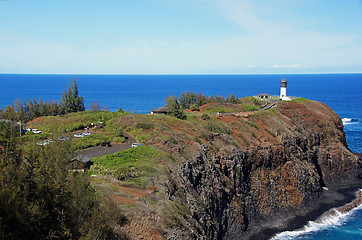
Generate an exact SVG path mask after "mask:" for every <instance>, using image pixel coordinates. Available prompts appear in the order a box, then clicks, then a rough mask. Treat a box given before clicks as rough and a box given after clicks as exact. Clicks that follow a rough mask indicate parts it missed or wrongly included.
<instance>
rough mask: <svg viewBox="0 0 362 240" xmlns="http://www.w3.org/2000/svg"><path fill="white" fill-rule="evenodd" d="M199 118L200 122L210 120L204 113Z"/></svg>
mask: <svg viewBox="0 0 362 240" xmlns="http://www.w3.org/2000/svg"><path fill="white" fill-rule="evenodd" d="M201 118H202V120H209V119H210V116H209V115H207V114H206V113H203V114H202V115H201Z"/></svg>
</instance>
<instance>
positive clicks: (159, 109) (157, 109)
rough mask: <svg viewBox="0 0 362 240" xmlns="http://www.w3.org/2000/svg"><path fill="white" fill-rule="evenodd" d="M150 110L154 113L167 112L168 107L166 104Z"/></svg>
mask: <svg viewBox="0 0 362 240" xmlns="http://www.w3.org/2000/svg"><path fill="white" fill-rule="evenodd" d="M151 112H154V113H168V112H169V111H168V108H167V107H166V106H163V107H159V108H156V109H153V110H151Z"/></svg>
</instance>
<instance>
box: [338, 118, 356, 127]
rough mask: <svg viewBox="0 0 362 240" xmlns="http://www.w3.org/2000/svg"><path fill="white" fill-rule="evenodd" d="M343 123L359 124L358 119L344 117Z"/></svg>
mask: <svg viewBox="0 0 362 240" xmlns="http://www.w3.org/2000/svg"><path fill="white" fill-rule="evenodd" d="M342 123H343V125H347V124H358V119H355V118H342Z"/></svg>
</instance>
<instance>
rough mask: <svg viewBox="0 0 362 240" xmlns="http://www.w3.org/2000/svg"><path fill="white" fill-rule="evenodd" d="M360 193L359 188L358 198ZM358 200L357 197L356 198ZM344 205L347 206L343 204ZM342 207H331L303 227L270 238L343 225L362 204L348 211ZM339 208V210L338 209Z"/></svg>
mask: <svg viewBox="0 0 362 240" xmlns="http://www.w3.org/2000/svg"><path fill="white" fill-rule="evenodd" d="M361 194H362V190H359V192H358V193H357V196H358V197H359V198H360V197H361ZM356 201H358V199H357V200H356ZM345 206H348V204H347V205H345ZM343 208H344V207H340V208H333V209H331V210H330V211H328V212H327V213H325V214H324V215H322V216H321V217H320V218H319V219H317V220H315V221H309V222H308V224H307V225H305V226H304V227H303V228H301V229H298V230H295V231H285V232H281V233H279V234H277V235H276V236H274V237H273V238H272V240H289V239H295V238H297V237H301V236H306V235H308V234H310V233H313V232H317V231H322V230H326V229H330V228H335V227H338V226H341V225H343V224H344V223H345V222H346V221H348V220H349V219H350V217H351V215H352V214H353V213H354V212H355V211H357V210H359V209H362V204H359V205H358V206H357V207H355V208H352V209H351V210H350V211H346V212H344V211H343ZM338 209H340V210H338Z"/></svg>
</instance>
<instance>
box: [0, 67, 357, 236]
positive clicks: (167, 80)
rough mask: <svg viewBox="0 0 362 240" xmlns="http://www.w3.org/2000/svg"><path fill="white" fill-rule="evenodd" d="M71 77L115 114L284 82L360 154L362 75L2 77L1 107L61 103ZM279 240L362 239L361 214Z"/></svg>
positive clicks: (271, 88) (270, 88) (265, 89)
mask: <svg viewBox="0 0 362 240" xmlns="http://www.w3.org/2000/svg"><path fill="white" fill-rule="evenodd" d="M73 78H76V79H77V83H78V89H79V94H80V95H81V96H83V97H84V98H85V104H86V107H87V106H88V105H89V104H90V103H91V102H98V103H99V104H100V105H101V106H103V107H107V108H109V109H110V110H111V111H117V110H118V108H120V107H121V108H122V109H123V110H129V111H130V112H131V113H148V112H150V110H152V109H155V108H158V107H161V106H163V105H165V98H166V97H168V96H171V95H176V96H179V95H180V94H181V93H182V92H185V91H193V92H196V93H199V92H200V93H202V94H204V95H221V96H224V97H226V96H229V95H230V93H233V94H234V95H235V96H237V97H245V96H252V95H257V94H259V93H269V94H271V95H279V84H280V80H281V78H286V80H287V81H288V87H287V95H289V96H297V97H304V98H308V99H312V100H316V101H321V102H323V103H325V104H327V105H328V106H330V107H331V108H332V109H333V110H334V111H335V112H336V113H337V114H339V115H340V116H341V118H342V120H343V123H344V128H345V132H346V137H347V143H348V147H349V148H350V149H351V150H352V151H353V152H360V153H361V152H362V124H361V121H362V91H361V90H362V74H286V75H278V74H273V75H268V74H265V75H27V74H24V75H20V74H19V75H14V74H0V83H1V85H0V89H1V90H0V92H1V95H0V108H2V109H5V107H6V106H7V105H9V104H12V103H13V102H14V101H15V100H16V99H17V98H18V99H21V100H24V101H26V100H27V99H33V98H34V99H37V100H38V99H39V98H41V99H42V100H55V101H57V100H59V99H61V95H62V92H64V91H65V90H66V87H67V85H68V84H69V83H70V82H71V80H72V79H73ZM276 239H362V209H361V208H356V209H354V210H353V211H351V212H349V213H346V214H343V215H341V216H337V217H333V218H330V219H324V220H323V221H322V222H318V223H314V222H310V223H309V225H308V226H306V227H305V228H303V229H302V230H298V231H295V232H291V233H285V234H284V235H282V236H280V237H279V238H276Z"/></svg>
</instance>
